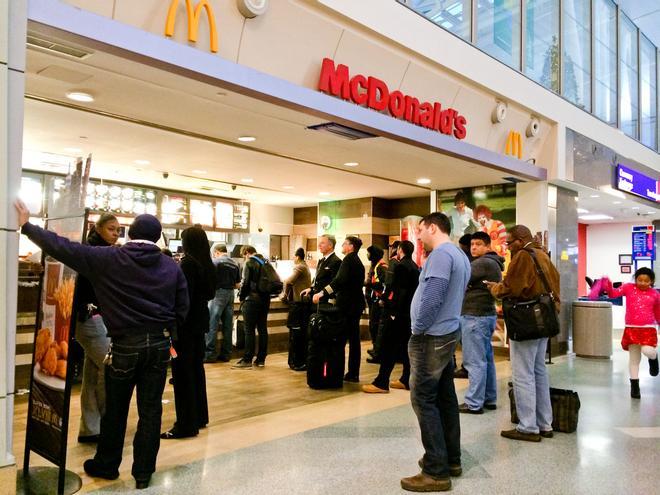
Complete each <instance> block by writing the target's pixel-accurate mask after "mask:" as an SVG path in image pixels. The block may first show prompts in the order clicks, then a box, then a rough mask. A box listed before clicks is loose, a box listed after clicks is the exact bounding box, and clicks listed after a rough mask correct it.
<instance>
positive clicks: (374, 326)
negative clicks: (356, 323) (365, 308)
mask: <svg viewBox="0 0 660 495" xmlns="http://www.w3.org/2000/svg"><path fill="white" fill-rule="evenodd" d="M382 313H383V308H381V307H380V305H379V304H378V301H371V302H370V303H369V335H370V336H371V342H372V344H373V348H374V354H376V355H377V354H378V351H379V349H377V345H378V342H379V340H378V330H379V327H380V318H381V314H382Z"/></svg>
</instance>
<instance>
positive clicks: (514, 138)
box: [504, 131, 522, 160]
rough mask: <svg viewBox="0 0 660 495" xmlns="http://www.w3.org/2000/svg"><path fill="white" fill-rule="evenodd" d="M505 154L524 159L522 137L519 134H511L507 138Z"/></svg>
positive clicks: (511, 132) (512, 132)
mask: <svg viewBox="0 0 660 495" xmlns="http://www.w3.org/2000/svg"><path fill="white" fill-rule="evenodd" d="M504 154H506V155H512V156H515V157H517V158H518V160H520V159H522V136H521V135H520V133H519V132H515V131H510V132H509V136H508V137H507V138H506V148H505V150H504Z"/></svg>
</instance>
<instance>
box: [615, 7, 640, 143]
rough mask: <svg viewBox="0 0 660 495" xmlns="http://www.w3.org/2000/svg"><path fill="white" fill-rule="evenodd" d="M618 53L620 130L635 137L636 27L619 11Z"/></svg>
mask: <svg viewBox="0 0 660 495" xmlns="http://www.w3.org/2000/svg"><path fill="white" fill-rule="evenodd" d="M619 54H620V55H619V71H620V74H621V75H620V77H621V95H620V98H619V104H620V105H621V130H622V131H623V132H624V133H626V134H627V135H628V136H630V137H633V138H635V139H637V137H638V136H639V128H638V125H639V122H638V112H639V91H638V87H637V84H638V77H639V65H638V63H637V27H635V25H634V24H633V23H632V21H631V20H630V19H628V17H627V16H626V15H625V14H624V13H621V16H620V19H619Z"/></svg>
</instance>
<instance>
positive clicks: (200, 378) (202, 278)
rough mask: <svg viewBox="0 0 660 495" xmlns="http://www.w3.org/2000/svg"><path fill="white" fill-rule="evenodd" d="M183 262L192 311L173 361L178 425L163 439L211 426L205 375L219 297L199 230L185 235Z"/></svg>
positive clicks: (203, 234)
mask: <svg viewBox="0 0 660 495" xmlns="http://www.w3.org/2000/svg"><path fill="white" fill-rule="evenodd" d="M181 240H182V241H183V242H182V246H183V259H182V260H181V269H182V270H183V274H184V275H185V276H186V281H187V282H188V296H189V298H190V311H189V312H188V316H187V318H186V321H185V323H184V325H183V327H182V328H179V329H178V330H177V338H176V340H174V342H173V343H174V349H175V351H176V353H177V357H176V359H174V360H173V361H172V377H173V378H174V404H175V407H176V422H175V423H174V426H173V427H172V429H171V430H169V431H166V432H165V433H163V434H161V438H164V439H172V438H187V437H194V436H196V435H197V434H198V433H199V429H200V428H204V427H205V426H206V424H207V423H208V422H209V410H208V404H207V401H206V375H205V373H204V348H205V346H206V342H205V338H204V337H205V334H206V332H208V330H209V307H208V301H209V300H210V299H213V296H214V295H215V269H214V267H213V262H212V261H211V254H210V250H209V241H208V238H207V237H206V232H204V231H203V230H202V229H201V228H199V227H190V228H188V229H186V230H184V231H183V232H182V234H181Z"/></svg>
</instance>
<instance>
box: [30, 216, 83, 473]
mask: <svg viewBox="0 0 660 495" xmlns="http://www.w3.org/2000/svg"><path fill="white" fill-rule="evenodd" d="M86 225H87V222H86V214H82V215H79V216H75V217H65V218H57V219H49V220H48V221H47V222H46V228H47V229H48V230H51V231H53V232H56V233H58V234H60V235H65V236H66V237H68V238H69V239H70V240H72V241H77V242H81V241H82V240H83V238H84V229H85V227H86ZM76 278H77V274H76V272H75V271H73V270H72V269H71V268H69V267H68V266H66V265H63V264H62V263H60V262H59V261H57V260H56V259H54V258H51V257H50V256H46V257H45V260H44V278H43V282H42V290H41V303H40V312H39V318H38V319H37V323H38V324H37V327H36V329H35V335H34V356H33V365H32V375H31V381H30V403H29V409H28V424H27V431H28V433H27V442H26V449H30V450H32V451H34V452H36V453H38V454H39V455H41V456H42V457H45V458H46V459H48V460H49V461H51V462H53V463H54V464H57V465H58V466H63V465H64V463H65V459H66V434H67V429H68V428H67V422H68V415H69V399H70V391H71V380H70V376H69V375H70V371H71V369H72V367H71V366H70V364H69V360H68V358H69V346H70V344H71V339H72V338H73V329H74V328H75V321H76V315H75V311H74V308H75V306H74V296H75V289H76Z"/></svg>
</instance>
